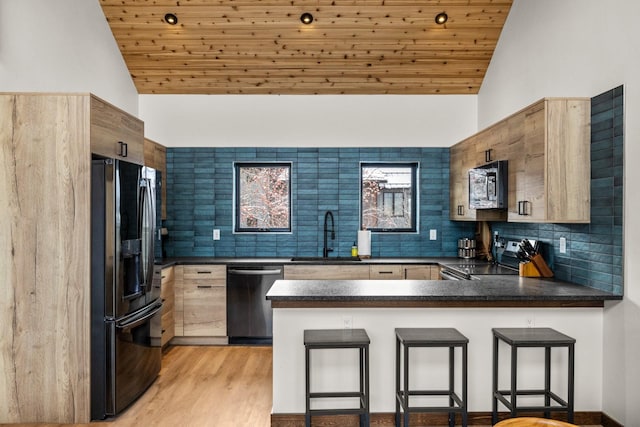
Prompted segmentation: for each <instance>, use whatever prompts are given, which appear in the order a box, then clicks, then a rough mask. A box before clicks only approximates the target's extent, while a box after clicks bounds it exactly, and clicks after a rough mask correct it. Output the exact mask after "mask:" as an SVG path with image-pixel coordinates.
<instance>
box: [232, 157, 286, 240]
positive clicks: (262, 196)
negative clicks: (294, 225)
mask: <svg viewBox="0 0 640 427" xmlns="http://www.w3.org/2000/svg"><path fill="white" fill-rule="evenodd" d="M234 167H235V231H236V232H273V231H285V232H286V231H291V163H235V165H234Z"/></svg>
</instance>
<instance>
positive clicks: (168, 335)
mask: <svg viewBox="0 0 640 427" xmlns="http://www.w3.org/2000/svg"><path fill="white" fill-rule="evenodd" d="M160 274H161V283H162V284H161V288H160V297H161V298H162V304H163V307H162V339H161V340H160V345H161V346H163V347H164V346H165V345H166V344H167V343H168V342H170V341H171V339H172V338H173V337H174V336H175V327H176V319H175V280H174V267H167V268H163V269H162V270H161V272H160Z"/></svg>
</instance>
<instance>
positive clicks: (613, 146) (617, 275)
mask: <svg viewBox="0 0 640 427" xmlns="http://www.w3.org/2000/svg"><path fill="white" fill-rule="evenodd" d="M623 113H624V108H623V87H622V86H620V87H617V88H615V89H613V90H610V91H608V92H605V93H603V94H601V95H598V96H596V97H595V98H592V100H591V223H590V224H517V223H493V224H492V230H493V231H498V232H499V234H500V235H502V236H514V237H528V238H530V239H539V240H541V241H542V242H545V243H547V244H548V246H547V247H548V248H549V253H547V254H545V255H546V257H547V258H549V259H550V260H551V261H552V263H553V271H554V273H555V276H556V277H557V278H558V279H561V280H565V281H568V282H573V283H577V284H581V285H585V286H589V287H592V288H597V289H601V290H604V291H608V292H612V293H614V294H616V295H622V294H623V264H622V260H623V256H622V255H623V254H622V250H623V233H624V231H623V224H622V219H623V161H624V137H623ZM561 237H564V238H566V239H567V252H566V253H565V254H561V253H560V250H559V249H560V244H559V241H560V238H561Z"/></svg>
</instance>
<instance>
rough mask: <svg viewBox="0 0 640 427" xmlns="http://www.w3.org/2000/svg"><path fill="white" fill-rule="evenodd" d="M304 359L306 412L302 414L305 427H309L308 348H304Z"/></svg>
mask: <svg viewBox="0 0 640 427" xmlns="http://www.w3.org/2000/svg"><path fill="white" fill-rule="evenodd" d="M304 351H305V358H304V381H305V383H304V384H305V402H306V410H305V414H304V424H305V426H306V427H311V398H310V393H311V390H310V385H309V384H310V382H309V377H310V374H309V357H310V356H311V354H310V352H309V347H305V349H304Z"/></svg>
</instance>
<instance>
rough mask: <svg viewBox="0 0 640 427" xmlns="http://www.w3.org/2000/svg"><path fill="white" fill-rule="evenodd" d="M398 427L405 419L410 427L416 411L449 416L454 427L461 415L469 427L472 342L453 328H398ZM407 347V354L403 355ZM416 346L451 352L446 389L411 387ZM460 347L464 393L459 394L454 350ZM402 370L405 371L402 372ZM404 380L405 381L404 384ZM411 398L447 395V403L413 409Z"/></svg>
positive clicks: (451, 426) (450, 426)
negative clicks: (411, 356)
mask: <svg viewBox="0 0 640 427" xmlns="http://www.w3.org/2000/svg"><path fill="white" fill-rule="evenodd" d="M395 332H396V427H399V426H400V424H401V421H403V419H404V423H402V424H403V425H404V427H409V416H410V414H411V413H416V412H439V413H447V414H448V415H449V427H453V426H454V425H455V421H456V414H460V415H461V418H462V425H463V427H467V422H468V420H467V417H468V415H467V344H468V343H469V339H468V338H467V337H465V336H464V335H462V334H461V333H460V332H458V330H457V329H454V328H396V330H395ZM403 347H404V353H403V352H402V350H403ZM416 347H430V348H436V347H440V348H448V349H449V384H448V387H447V388H446V389H439V390H436V389H431V390H415V389H410V388H409V377H410V374H409V350H410V349H411V348H416ZM456 348H459V349H460V350H461V352H462V356H461V359H462V361H461V365H462V366H461V370H462V373H461V376H462V378H461V380H462V381H461V382H462V390H461V393H460V394H459V393H456V392H455V390H454V385H455V381H454V380H455V376H454V373H455V366H454V351H455V349H456ZM401 367H402V369H401ZM401 380H402V381H401ZM411 396H446V397H447V398H448V399H447V400H448V404H445V405H441V406H414V405H411V404H410V402H409V398H410V397H411Z"/></svg>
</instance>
